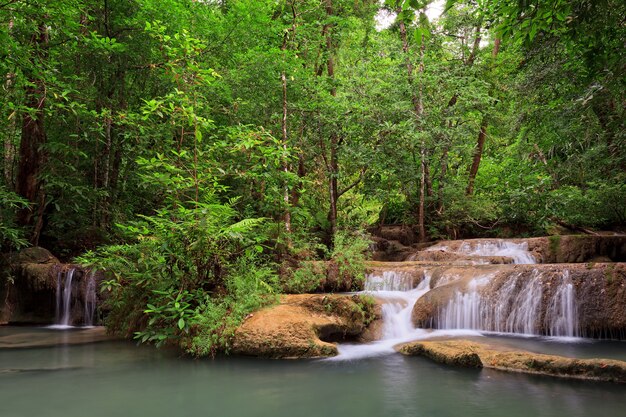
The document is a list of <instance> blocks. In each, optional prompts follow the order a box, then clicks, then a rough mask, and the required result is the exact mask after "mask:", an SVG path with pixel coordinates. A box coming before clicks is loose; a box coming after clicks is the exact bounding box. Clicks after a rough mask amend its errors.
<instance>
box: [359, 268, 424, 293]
mask: <svg viewBox="0 0 626 417" xmlns="http://www.w3.org/2000/svg"><path fill="white" fill-rule="evenodd" d="M364 288H365V291H410V290H412V289H413V276H412V275H410V274H408V273H406V272H396V271H384V272H383V273H382V275H379V274H376V273H371V274H367V276H366V277H365V286H364Z"/></svg>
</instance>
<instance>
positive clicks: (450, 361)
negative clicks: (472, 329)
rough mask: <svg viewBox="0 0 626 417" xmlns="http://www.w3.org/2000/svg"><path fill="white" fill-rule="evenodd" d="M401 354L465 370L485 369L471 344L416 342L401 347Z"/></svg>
mask: <svg viewBox="0 0 626 417" xmlns="http://www.w3.org/2000/svg"><path fill="white" fill-rule="evenodd" d="M399 352H400V353H402V354H404V355H407V356H425V357H427V358H430V359H432V360H434V361H435V362H438V363H443V364H445V365H452V366H460V367H464V368H482V367H483V363H482V361H481V359H480V356H478V354H477V353H476V352H474V348H473V345H472V344H471V343H469V342H463V341H461V342H454V343H444V342H437V343H433V342H423V343H419V342H415V343H409V344H406V345H403V346H401V347H400V349H399Z"/></svg>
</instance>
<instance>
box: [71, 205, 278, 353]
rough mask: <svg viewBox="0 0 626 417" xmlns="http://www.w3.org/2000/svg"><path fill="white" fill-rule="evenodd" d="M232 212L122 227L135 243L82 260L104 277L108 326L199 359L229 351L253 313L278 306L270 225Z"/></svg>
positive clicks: (197, 210)
mask: <svg viewBox="0 0 626 417" xmlns="http://www.w3.org/2000/svg"><path fill="white" fill-rule="evenodd" d="M235 215H236V212H235V211H234V210H233V209H232V207H229V206H225V205H220V204H215V203H213V204H212V203H203V204H201V203H198V204H197V205H196V207H194V208H191V209H187V208H184V207H180V206H179V207H178V208H176V209H172V210H166V209H162V210H160V211H159V212H158V213H157V214H156V215H154V216H143V217H142V220H140V221H138V222H135V223H132V224H130V225H126V226H120V227H121V228H122V229H123V231H124V233H125V234H126V235H127V238H128V239H132V240H131V241H130V243H126V244H124V245H115V246H108V247H104V248H103V249H101V250H99V251H97V252H89V253H87V254H86V255H85V256H83V257H81V258H80V259H78V261H79V262H81V263H84V264H87V265H89V266H90V267H92V268H97V269H101V270H104V271H105V272H106V273H107V275H108V277H109V279H108V280H107V281H105V282H104V284H103V289H104V290H106V291H107V293H108V296H107V306H106V307H107V308H109V309H110V313H109V315H108V318H107V322H106V324H107V326H108V327H109V328H110V329H111V330H113V331H114V332H117V333H121V334H123V335H126V336H130V335H131V334H134V335H135V338H136V339H138V340H139V341H140V342H151V343H156V344H157V345H162V344H164V343H166V344H176V345H178V346H180V347H182V348H183V349H185V350H186V351H188V352H190V353H192V354H195V355H206V354H214V353H215V352H217V351H219V350H226V349H227V348H228V340H229V336H230V335H231V334H232V330H233V329H234V328H235V327H236V326H237V324H238V323H239V322H240V321H241V320H242V319H243V318H244V317H245V315H246V314H248V313H249V312H251V311H252V310H254V309H256V308H258V307H260V306H262V305H264V304H266V303H271V302H273V301H274V299H275V298H274V294H275V287H276V276H275V273H274V272H273V270H272V269H271V268H270V267H269V266H268V265H267V264H266V263H263V262H262V261H260V260H259V253H260V252H261V251H262V250H263V248H262V246H261V245H260V244H259V242H260V241H262V240H263V239H264V234H263V233H262V229H261V226H262V224H263V219H245V220H242V221H239V222H235V221H234V219H235Z"/></svg>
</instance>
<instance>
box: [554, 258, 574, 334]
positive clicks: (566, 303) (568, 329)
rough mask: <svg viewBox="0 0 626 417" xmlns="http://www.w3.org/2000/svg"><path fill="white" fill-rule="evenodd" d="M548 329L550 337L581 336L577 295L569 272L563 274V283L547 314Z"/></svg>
mask: <svg viewBox="0 0 626 417" xmlns="http://www.w3.org/2000/svg"><path fill="white" fill-rule="evenodd" d="M546 329H547V330H548V334H549V335H550V336H568V337H577V336H579V335H580V331H579V328H578V308H577V306H576V293H575V292H574V284H573V283H572V280H571V279H570V277H569V271H567V270H566V271H565V272H564V274H563V283H562V284H561V285H560V286H559V288H558V289H557V291H556V293H555V295H554V297H552V300H551V302H550V306H549V307H548V311H547V312H546Z"/></svg>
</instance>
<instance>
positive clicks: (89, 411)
mask: <svg viewBox="0 0 626 417" xmlns="http://www.w3.org/2000/svg"><path fill="white" fill-rule="evenodd" d="M30 330H32V329H30ZM25 331H26V330H25V329H24V328H10V327H8V328H7V327H5V328H3V329H2V335H3V337H10V336H12V335H14V334H19V333H20V332H21V333H24V332H25ZM51 332H61V333H63V334H65V335H66V336H67V338H66V343H59V344H56V345H54V346H48V347H39V348H2V349H1V350H0V416H3V417H33V416H45V417H57V416H58V417H74V416H76V417H79V416H80V417H83V416H85V415H89V416H91V417H114V416H151V417H161V416H163V417H165V416H168V417H171V416H176V417H185V416H189V417H196V416H220V417H229V416H233V417H239V416H246V417H253V416H259V417H261V416H268V417H269V416H272V417H280V416H293V415H297V416H303V417H306V416H339V415H341V416H359V417H367V416H429V417H437V416H461V415H462V416H467V417H472V416H481V417H486V416H494V417H496V416H498V417H499V416H502V415H507V416H511V417H514V416H520V417H522V416H529V415H532V416H555V417H556V416H571V417H575V416H581V417H583V416H584V417H587V416H606V417H610V416H622V415H623V410H624V409H626V389H625V387H624V386H623V385H617V384H609V383H595V382H591V383H590V382H584V381H568V380H560V379H555V378H549V377H540V376H530V375H521V374H509V373H502V372H497V371H491V370H488V369H483V370H468V369H455V368H450V367H446V366H442V365H438V364H436V363H433V362H431V361H429V360H427V359H424V358H419V357H405V356H402V355H398V354H392V355H384V356H377V357H371V358H365V359H359V360H347V361H329V360H298V361H278V360H259V359H250V358H242V357H220V358H217V359H214V360H192V359H188V358H180V357H178V356H177V355H176V354H175V353H174V352H172V351H168V350H157V349H154V348H153V347H148V346H135V345H134V344H133V343H130V342H123V341H104V342H100V343H85V344H78V345H71V344H67V343H69V342H70V341H71V339H73V338H75V337H79V336H80V333H81V332H82V331H81V330H74V331H71V332H68V331H61V330H53V329H37V331H36V332H35V334H36V335H39V336H36V337H40V338H49V337H50V333H51ZM30 337H31V338H32V337H33V336H32V333H31V335H30ZM81 340H82V341H83V342H84V339H81ZM527 341H532V343H534V344H535V345H536V347H537V346H539V347H540V346H541V345H542V344H546V343H543V342H542V341H541V340H534V341H533V340H531V339H527ZM549 343H550V342H547V344H549ZM614 343H615V342H614ZM621 343H623V342H621ZM581 346H584V347H583V348H582V349H586V351H587V353H588V354H591V355H593V354H595V353H598V352H606V351H607V349H608V350H611V349H616V350H617V351H619V348H616V346H612V345H611V344H610V343H608V344H607V342H596V343H591V344H583V345H581ZM594 349H596V350H597V352H593V350H594ZM622 351H623V348H622Z"/></svg>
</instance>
